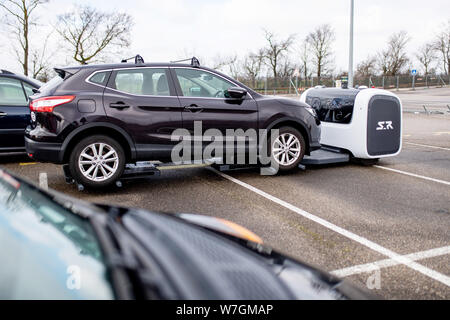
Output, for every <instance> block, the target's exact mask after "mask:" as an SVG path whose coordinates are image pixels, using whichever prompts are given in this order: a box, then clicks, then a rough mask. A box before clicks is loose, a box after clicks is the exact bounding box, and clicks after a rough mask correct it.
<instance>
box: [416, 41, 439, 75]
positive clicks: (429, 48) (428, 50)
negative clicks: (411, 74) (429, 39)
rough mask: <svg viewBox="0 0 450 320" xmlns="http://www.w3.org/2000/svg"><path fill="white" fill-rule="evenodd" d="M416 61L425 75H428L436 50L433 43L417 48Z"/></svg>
mask: <svg viewBox="0 0 450 320" xmlns="http://www.w3.org/2000/svg"><path fill="white" fill-rule="evenodd" d="M416 57H417V60H419V62H420V63H421V64H422V66H423V71H424V72H425V75H428V74H429V71H430V67H431V64H432V63H433V62H434V61H435V60H436V49H435V45H434V44H433V43H426V44H424V45H423V46H422V47H420V48H419V52H418V53H417V54H416Z"/></svg>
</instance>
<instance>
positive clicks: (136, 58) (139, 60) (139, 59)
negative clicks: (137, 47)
mask: <svg viewBox="0 0 450 320" xmlns="http://www.w3.org/2000/svg"><path fill="white" fill-rule="evenodd" d="M131 59H134V63H135V64H137V65H143V64H145V61H144V58H142V56H140V55H139V54H137V55H135V56H134V57H131V58H128V59H122V61H121V62H122V63H127V62H128V60H131Z"/></svg>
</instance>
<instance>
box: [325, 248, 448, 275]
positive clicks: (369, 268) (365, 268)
mask: <svg viewBox="0 0 450 320" xmlns="http://www.w3.org/2000/svg"><path fill="white" fill-rule="evenodd" d="M446 254H450V246H447V247H442V248H436V249H431V250H426V251H421V252H415V253H411V254H408V255H404V257H406V258H408V259H410V260H412V261H418V260H423V259H428V258H434V257H439V256H443V255H446ZM397 265H399V263H398V262H397V261H394V260H392V259H384V260H379V261H375V262H371V263H366V264H360V265H357V266H353V267H348V268H343V269H339V270H334V271H332V272H331V273H332V274H334V275H335V276H337V277H341V278H343V277H348V276H351V275H354V274H360V273H367V272H373V271H375V270H379V269H381V268H388V267H394V266H397Z"/></svg>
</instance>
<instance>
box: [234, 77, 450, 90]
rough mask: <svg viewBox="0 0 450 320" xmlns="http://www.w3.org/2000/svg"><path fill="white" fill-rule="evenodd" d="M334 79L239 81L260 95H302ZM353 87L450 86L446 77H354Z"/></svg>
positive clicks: (334, 82)
mask: <svg viewBox="0 0 450 320" xmlns="http://www.w3.org/2000/svg"><path fill="white" fill-rule="evenodd" d="M339 79H340V78H338V79H336V78H334V77H322V78H321V79H320V81H319V79H318V78H317V77H311V78H308V79H306V80H305V79H301V78H295V77H294V78H278V79H274V78H273V77H272V78H271V77H267V78H258V79H256V80H247V79H239V80H240V81H241V82H242V83H244V84H245V85H247V86H249V87H250V88H252V89H254V90H255V91H257V92H259V93H262V94H266V95H267V94H270V95H277V94H295V93H302V92H303V91H305V90H306V89H308V88H311V87H315V86H317V85H324V86H326V87H335V86H336V80H339ZM354 85H355V86H363V85H364V86H367V87H369V88H371V87H374V88H380V89H394V90H396V89H398V90H400V89H405V88H410V89H413V88H414V89H415V88H420V87H422V88H424V87H444V86H447V85H450V77H449V76H448V75H427V76H416V77H412V76H409V75H401V76H373V77H355V79H354Z"/></svg>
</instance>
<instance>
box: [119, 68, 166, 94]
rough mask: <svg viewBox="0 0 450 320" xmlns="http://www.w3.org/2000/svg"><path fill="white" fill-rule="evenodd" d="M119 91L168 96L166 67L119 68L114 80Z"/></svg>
mask: <svg viewBox="0 0 450 320" xmlns="http://www.w3.org/2000/svg"><path fill="white" fill-rule="evenodd" d="M114 82H115V83H114V84H115V87H116V89H117V90H119V91H123V92H126V93H131V94H138V95H149V96H170V90H169V82H168V80H167V75H166V69H158V68H149V69H137V70H119V71H117V75H116V79H115V81H114Z"/></svg>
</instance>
